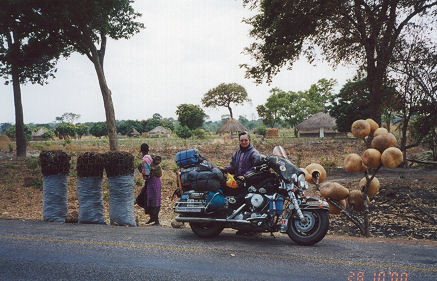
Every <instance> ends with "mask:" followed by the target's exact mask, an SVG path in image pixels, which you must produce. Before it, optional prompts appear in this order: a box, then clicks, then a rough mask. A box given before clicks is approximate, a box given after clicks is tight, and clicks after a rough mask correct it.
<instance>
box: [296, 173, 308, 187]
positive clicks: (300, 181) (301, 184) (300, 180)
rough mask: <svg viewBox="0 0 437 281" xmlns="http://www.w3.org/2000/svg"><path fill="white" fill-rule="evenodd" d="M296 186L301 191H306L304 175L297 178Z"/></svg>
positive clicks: (306, 185)
mask: <svg viewBox="0 0 437 281" xmlns="http://www.w3.org/2000/svg"><path fill="white" fill-rule="evenodd" d="M297 185H298V186H299V187H300V188H301V189H303V190H306V189H308V183H307V182H306V181H305V175H304V174H300V175H299V176H298V177H297Z"/></svg>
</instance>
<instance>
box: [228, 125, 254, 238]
mask: <svg viewBox="0 0 437 281" xmlns="http://www.w3.org/2000/svg"><path fill="white" fill-rule="evenodd" d="M238 140H239V142H240V149H239V150H238V151H237V152H235V154H234V155H233V156H232V161H231V165H229V166H226V167H222V168H220V169H221V170H222V171H223V172H225V173H231V174H233V175H234V177H235V178H236V179H238V180H237V183H238V182H239V181H241V182H243V181H244V180H245V178H244V177H245V176H246V175H247V174H249V173H250V172H251V171H253V167H254V163H255V161H256V160H257V159H258V158H259V156H260V155H259V152H258V150H256V149H255V148H254V147H253V145H252V144H251V143H250V135H249V133H248V132H241V133H240V134H238ZM239 186H240V184H239ZM237 235H248V236H253V235H257V233H255V232H252V231H250V230H249V231H248V230H244V229H240V230H238V231H237Z"/></svg>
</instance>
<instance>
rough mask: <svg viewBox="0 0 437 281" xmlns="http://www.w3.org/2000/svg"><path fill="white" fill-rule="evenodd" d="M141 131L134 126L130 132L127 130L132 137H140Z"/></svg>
mask: <svg viewBox="0 0 437 281" xmlns="http://www.w3.org/2000/svg"><path fill="white" fill-rule="evenodd" d="M140 135H141V134H140V133H138V131H137V130H136V129H135V128H132V129H130V130H129V132H127V136H128V137H130V138H139V137H140Z"/></svg>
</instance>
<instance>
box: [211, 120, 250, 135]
mask: <svg viewBox="0 0 437 281" xmlns="http://www.w3.org/2000/svg"><path fill="white" fill-rule="evenodd" d="M243 131H247V129H246V127H244V126H243V125H242V124H241V123H240V122H238V120H235V119H234V118H229V119H228V120H227V121H226V122H225V123H224V124H223V125H222V126H221V127H220V129H218V130H217V134H224V133H230V134H232V133H239V132H243Z"/></svg>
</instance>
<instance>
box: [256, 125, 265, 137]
mask: <svg viewBox="0 0 437 281" xmlns="http://www.w3.org/2000/svg"><path fill="white" fill-rule="evenodd" d="M255 132H256V134H257V135H261V136H264V137H265V136H266V133H267V128H266V127H265V126H261V127H258V128H256V130H255Z"/></svg>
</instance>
